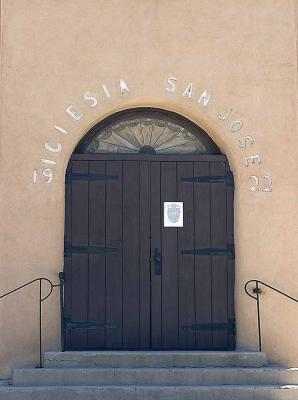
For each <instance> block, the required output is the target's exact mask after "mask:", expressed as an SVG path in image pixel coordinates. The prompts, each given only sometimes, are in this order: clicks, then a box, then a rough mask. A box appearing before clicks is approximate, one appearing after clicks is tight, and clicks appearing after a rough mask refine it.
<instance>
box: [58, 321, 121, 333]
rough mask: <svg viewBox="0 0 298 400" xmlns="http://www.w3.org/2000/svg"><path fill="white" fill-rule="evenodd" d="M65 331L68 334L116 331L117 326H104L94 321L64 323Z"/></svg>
mask: <svg viewBox="0 0 298 400" xmlns="http://www.w3.org/2000/svg"><path fill="white" fill-rule="evenodd" d="M64 327H65V331H66V332H67V333H69V332H70V331H71V330H79V329H83V330H93V329H118V328H119V326H118V325H117V324H105V323H99V322H94V321H64Z"/></svg>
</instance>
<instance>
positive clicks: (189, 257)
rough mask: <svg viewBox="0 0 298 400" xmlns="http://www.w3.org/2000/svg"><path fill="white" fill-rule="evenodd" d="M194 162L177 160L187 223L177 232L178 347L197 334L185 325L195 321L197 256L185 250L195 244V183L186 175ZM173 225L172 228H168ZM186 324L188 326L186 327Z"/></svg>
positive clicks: (180, 198) (193, 342) (192, 344)
mask: <svg viewBox="0 0 298 400" xmlns="http://www.w3.org/2000/svg"><path fill="white" fill-rule="evenodd" d="M193 168H194V165H193V163H189V162H179V163H177V185H178V197H177V200H178V201H182V202H183V208H184V225H183V228H179V229H177V234H178V248H177V251H178V253H177V254H178V293H179V295H178V301H179V347H182V348H185V349H187V348H194V347H195V346H196V335H195V331H194V330H190V329H187V328H186V327H188V326H190V325H194V324H195V269H194V267H195V265H194V261H195V257H194V255H193V254H182V253H181V251H183V250H184V249H192V248H194V220H193V216H194V198H193V196H194V190H193V184H186V183H185V182H183V181H182V178H183V177H186V176H193ZM169 229H171V228H169ZM185 328H186V329H185Z"/></svg>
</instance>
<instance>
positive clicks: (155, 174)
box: [150, 161, 163, 349]
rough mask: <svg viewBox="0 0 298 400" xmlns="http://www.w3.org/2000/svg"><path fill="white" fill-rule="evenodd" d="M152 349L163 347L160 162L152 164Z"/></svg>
mask: <svg viewBox="0 0 298 400" xmlns="http://www.w3.org/2000/svg"><path fill="white" fill-rule="evenodd" d="M150 182H151V185H150V186H151V188H150V191H151V193H150V196H151V347H152V349H160V348H161V347H162V335H161V326H162V323H161V322H162V318H161V302H162V301H161V279H162V275H156V274H155V266H154V249H159V250H161V226H162V222H163V221H162V217H161V215H162V214H161V212H162V210H163V208H162V203H161V197H160V195H161V194H160V184H161V182H160V162H155V161H154V162H152V163H151V177H150Z"/></svg>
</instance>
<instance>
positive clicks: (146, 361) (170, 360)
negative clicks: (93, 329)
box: [44, 351, 267, 368]
mask: <svg viewBox="0 0 298 400" xmlns="http://www.w3.org/2000/svg"><path fill="white" fill-rule="evenodd" d="M266 363H267V359H266V354H265V353H261V352H244V351H241V352H240V351H239V352H238V351H212V352H211V351H210V352H209V351H80V352H78V351H66V352H47V353H45V355H44V366H45V367H47V368H52V367H54V368H59V367H72V368H76V367H106V368H107V367H130V368H136V367H151V368H152V367H157V368H164V367H261V366H264V365H266Z"/></svg>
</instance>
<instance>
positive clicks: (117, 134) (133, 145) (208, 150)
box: [83, 112, 219, 154]
mask: <svg viewBox="0 0 298 400" xmlns="http://www.w3.org/2000/svg"><path fill="white" fill-rule="evenodd" d="M196 129H197V131H196ZM83 152H84V153H131V154H134V153H135V154H137V153H149V154H150V153H151V154H183V153H184V154H186V153H187V154H218V153H219V149H218V148H217V146H216V145H215V144H214V142H213V141H212V140H211V139H210V138H209V137H208V136H207V135H206V134H205V133H204V132H203V131H202V130H201V129H200V128H199V127H197V128H196V127H195V126H194V125H193V124H187V123H185V122H184V120H182V118H181V121H179V118H174V119H173V118H171V117H168V116H167V113H165V115H162V113H158V115H156V113H153V112H152V116H151V115H150V112H149V113H148V112H146V113H144V115H142V113H141V112H139V113H135V115H134V116H132V115H128V116H125V114H124V115H123V116H120V117H118V118H116V120H115V119H114V120H113V122H111V123H109V124H107V125H105V126H103V127H101V128H100V129H98V130H97V131H96V134H93V137H92V140H91V141H89V142H88V143H87V144H86V145H85V146H84V149H83Z"/></svg>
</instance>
